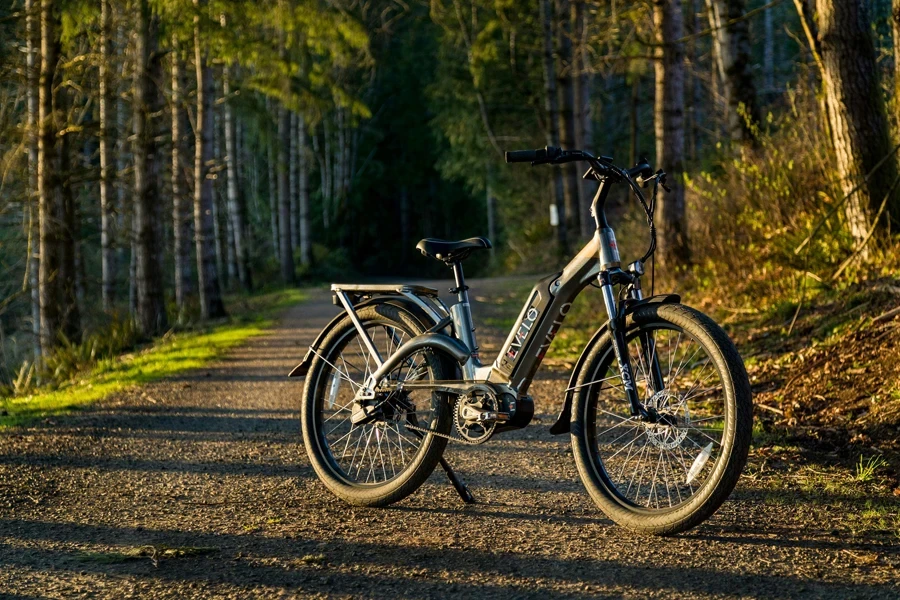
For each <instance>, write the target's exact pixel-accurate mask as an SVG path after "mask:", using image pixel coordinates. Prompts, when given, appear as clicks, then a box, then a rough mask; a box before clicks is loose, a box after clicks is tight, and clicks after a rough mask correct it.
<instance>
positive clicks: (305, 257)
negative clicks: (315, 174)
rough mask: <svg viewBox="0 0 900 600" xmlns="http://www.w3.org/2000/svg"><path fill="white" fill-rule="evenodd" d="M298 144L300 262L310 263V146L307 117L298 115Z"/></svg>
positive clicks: (303, 263)
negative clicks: (307, 135)
mask: <svg viewBox="0 0 900 600" xmlns="http://www.w3.org/2000/svg"><path fill="white" fill-rule="evenodd" d="M297 144H298V152H297V155H298V160H299V165H298V166H297V170H298V171H299V175H298V176H299V178H300V181H299V185H300V207H299V213H300V264H302V265H308V264H310V262H311V260H312V257H311V254H312V250H311V249H312V240H311V239H310V227H309V148H308V147H307V140H306V119H305V118H304V117H303V115H298V116H297Z"/></svg>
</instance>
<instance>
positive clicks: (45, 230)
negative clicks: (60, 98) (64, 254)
mask: <svg viewBox="0 0 900 600" xmlns="http://www.w3.org/2000/svg"><path fill="white" fill-rule="evenodd" d="M56 19H57V17H56V15H55V14H54V6H53V1H52V0H43V1H42V2H41V17H40V20H41V68H40V77H39V83H38V141H37V144H38V151H37V190H38V211H39V219H40V240H39V252H40V271H39V274H38V287H39V290H40V294H39V295H40V304H41V319H40V322H41V348H42V349H43V351H44V353H47V352H48V351H49V350H50V349H52V348H54V347H56V345H57V344H58V343H59V337H58V336H59V332H60V330H61V326H62V315H63V312H64V307H63V305H62V294H61V293H60V291H59V290H60V281H59V274H60V273H59V267H60V252H59V245H60V222H61V218H60V217H61V214H60V210H59V206H60V202H61V192H60V186H61V181H60V169H59V164H58V163H57V162H56V161H57V160H58V154H57V150H56V132H57V131H58V127H57V123H56V115H55V114H54V109H55V106H54V104H55V103H54V97H53V90H54V80H55V78H56V64H57V61H58V59H59V39H58V37H57V29H58V28H59V24H58V22H57V20H56Z"/></svg>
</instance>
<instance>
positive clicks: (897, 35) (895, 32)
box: [891, 0, 900, 110]
mask: <svg viewBox="0 0 900 600" xmlns="http://www.w3.org/2000/svg"><path fill="white" fill-rule="evenodd" d="M891 34H892V37H893V42H894V107H895V108H894V110H897V108H898V107H900V0H891Z"/></svg>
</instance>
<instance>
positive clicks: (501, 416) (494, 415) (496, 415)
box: [478, 410, 511, 423]
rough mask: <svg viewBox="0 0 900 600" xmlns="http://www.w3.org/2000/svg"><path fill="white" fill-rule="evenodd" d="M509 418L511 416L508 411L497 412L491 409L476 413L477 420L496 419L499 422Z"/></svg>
mask: <svg viewBox="0 0 900 600" xmlns="http://www.w3.org/2000/svg"><path fill="white" fill-rule="evenodd" d="M510 418H511V417H510V414H509V413H508V412H497V411H493V410H486V411H484V412H482V413H479V415H478V421H479V422H484V421H496V422H499V423H504V422H506V421H509V419H510Z"/></svg>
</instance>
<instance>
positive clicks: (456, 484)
mask: <svg viewBox="0 0 900 600" xmlns="http://www.w3.org/2000/svg"><path fill="white" fill-rule="evenodd" d="M441 466H442V467H444V471H445V472H446V473H447V479H449V480H450V483H452V484H453V488H454V489H455V490H456V493H458V494H459V497H460V498H462V501H463V502H465V503H466V504H475V496H473V495H472V492H470V491H469V488H468V486H466V484H465V483H464V482H463V480H462V479H460V478H459V476H458V475H457V474H456V471H454V470H453V467H451V466H450V463H448V462H447V459H446V458H444V457H443V456H442V457H441Z"/></svg>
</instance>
